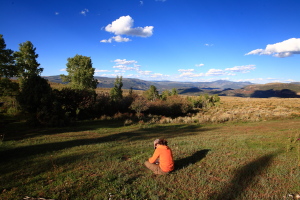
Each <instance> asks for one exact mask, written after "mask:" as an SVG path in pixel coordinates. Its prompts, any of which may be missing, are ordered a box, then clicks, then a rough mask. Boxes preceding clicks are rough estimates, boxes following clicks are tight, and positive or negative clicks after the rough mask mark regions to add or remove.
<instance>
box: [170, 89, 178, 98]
mask: <svg viewBox="0 0 300 200" xmlns="http://www.w3.org/2000/svg"><path fill="white" fill-rule="evenodd" d="M171 95H172V96H175V95H178V90H177V89H176V88H173V89H172V91H171Z"/></svg>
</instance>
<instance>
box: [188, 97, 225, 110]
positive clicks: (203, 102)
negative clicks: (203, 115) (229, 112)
mask: <svg viewBox="0 0 300 200" xmlns="http://www.w3.org/2000/svg"><path fill="white" fill-rule="evenodd" d="M189 101H190V102H192V104H193V106H194V107H195V108H202V109H208V108H211V107H213V106H216V105H218V104H219V103H220V97H219V96H218V95H217V94H215V95H212V96H209V95H208V94H204V95H200V96H199V97H197V98H193V97H190V98H189Z"/></svg>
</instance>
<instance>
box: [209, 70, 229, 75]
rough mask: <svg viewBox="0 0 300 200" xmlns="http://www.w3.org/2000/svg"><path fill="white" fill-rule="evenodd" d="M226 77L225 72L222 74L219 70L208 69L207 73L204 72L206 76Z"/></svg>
mask: <svg viewBox="0 0 300 200" xmlns="http://www.w3.org/2000/svg"><path fill="white" fill-rule="evenodd" d="M222 75H226V72H224V71H223V70H221V69H210V70H208V72H206V76H222Z"/></svg>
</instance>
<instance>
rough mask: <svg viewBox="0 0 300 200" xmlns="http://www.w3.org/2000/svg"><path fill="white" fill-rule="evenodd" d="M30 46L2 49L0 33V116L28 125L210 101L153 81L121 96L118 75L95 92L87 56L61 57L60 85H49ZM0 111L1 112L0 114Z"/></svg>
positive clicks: (171, 110) (184, 109)
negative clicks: (145, 87) (17, 118)
mask: <svg viewBox="0 0 300 200" xmlns="http://www.w3.org/2000/svg"><path fill="white" fill-rule="evenodd" d="M37 58H38V54H37V53H36V48H35V47H34V46H33V44H32V43H31V42H30V41H26V42H24V43H21V44H20V45H19V51H16V52H14V51H12V50H11V49H8V48H6V44H5V41H4V38H3V35H1V34H0V102H1V101H2V104H3V105H2V104H0V105H2V107H1V110H0V111H1V112H2V115H0V117H3V116H4V114H5V115H15V116H16V115H18V116H21V117H22V118H26V119H27V122H28V123H30V124H32V125H47V126H63V125H66V124H69V123H70V122H72V121H76V120H85V119H97V118H101V116H114V115H116V114H117V113H119V114H120V113H121V114H124V113H127V114H129V116H134V117H136V118H138V119H140V118H142V117H143V116H145V115H148V114H151V115H162V116H172V117H176V116H180V115H186V114H188V113H190V112H194V111H195V109H205V108H209V107H210V106H214V105H216V104H217V103H218V102H219V101H220V98H219V97H218V96H217V95H214V96H208V95H202V96H199V97H181V96H179V95H178V92H177V90H176V89H175V88H174V89H172V90H171V91H169V90H165V91H163V92H162V93H161V94H159V92H158V90H157V88H156V87H155V86H153V85H151V86H150V88H149V89H148V90H146V91H144V93H143V95H138V94H136V93H135V92H134V91H133V90H132V89H131V90H130V91H129V92H128V94H126V95H123V91H122V86H123V83H122V76H120V77H119V76H117V77H116V80H115V83H114V87H113V88H111V89H110V92H109V93H107V92H100V93H96V91H95V89H96V88H97V84H98V81H97V79H95V78H94V72H95V68H93V67H92V60H91V58H90V57H87V56H82V55H75V56H74V57H72V58H68V59H67V64H66V67H67V68H66V71H67V73H68V74H67V75H61V78H62V80H63V81H64V82H65V85H66V86H65V87H63V89H53V88H52V87H51V86H50V84H49V83H48V80H46V79H44V78H43V77H41V73H42V72H43V68H41V67H40V64H39V63H38V62H37ZM0 114H1V113H0Z"/></svg>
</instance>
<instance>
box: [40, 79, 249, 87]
mask: <svg viewBox="0 0 300 200" xmlns="http://www.w3.org/2000/svg"><path fill="white" fill-rule="evenodd" d="M43 77H44V78H46V79H48V80H49V81H50V82H55V83H62V80H61V79H60V76H43ZM95 78H96V79H97V80H98V82H99V84H98V86H97V87H101V88H112V87H113V86H114V82H115V78H108V77H99V76H95ZM122 82H123V87H122V88H123V89H130V88H132V89H134V90H148V89H149V87H150V86H151V85H154V86H155V87H156V88H157V90H159V91H163V90H170V89H173V88H176V89H185V88H186V89H187V88H194V87H196V88H205V89H219V90H223V89H226V88H231V89H239V88H242V87H244V86H247V85H252V84H253V83H250V82H232V81H224V80H218V81H213V82H179V81H145V80H141V79H135V78H123V79H122Z"/></svg>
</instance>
